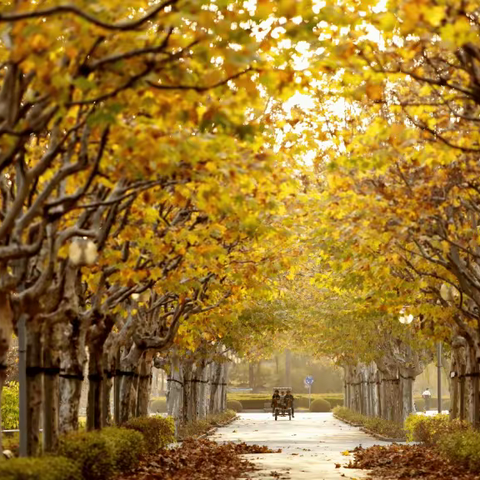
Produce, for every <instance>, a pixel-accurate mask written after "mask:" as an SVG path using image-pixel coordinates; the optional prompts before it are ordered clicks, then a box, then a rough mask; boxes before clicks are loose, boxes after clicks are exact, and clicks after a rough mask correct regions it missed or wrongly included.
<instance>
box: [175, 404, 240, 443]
mask: <svg viewBox="0 0 480 480" xmlns="http://www.w3.org/2000/svg"><path fill="white" fill-rule="evenodd" d="M236 416H237V414H236V413H235V412H234V411H233V410H225V411H224V412H221V413H216V414H213V415H208V416H207V417H206V418H203V419H201V420H196V421H195V422H190V423H187V424H184V425H181V426H180V429H179V432H178V437H179V438H180V439H184V438H187V437H199V436H201V435H204V434H205V433H207V432H208V431H209V430H210V429H211V428H213V427H218V426H220V425H223V424H225V423H226V422H228V421H230V420H232V419H234V418H235V417H236Z"/></svg>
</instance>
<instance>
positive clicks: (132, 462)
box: [100, 427, 146, 473]
mask: <svg viewBox="0 0 480 480" xmlns="http://www.w3.org/2000/svg"><path fill="white" fill-rule="evenodd" d="M100 435H101V436H102V437H103V438H104V439H105V440H106V441H107V444H108V445H109V447H110V449H111V450H112V453H113V459H114V468H115V470H116V471H117V472H119V473H123V472H129V471H130V470H133V469H134V468H135V467H136V466H138V464H139V462H140V456H141V455H142V453H144V451H145V443H146V442H145V441H144V437H143V435H142V434H141V433H140V432H137V431H135V430H130V429H128V428H117V427H108V428H104V429H103V430H101V431H100Z"/></svg>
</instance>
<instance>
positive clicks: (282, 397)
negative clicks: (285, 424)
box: [280, 390, 285, 410]
mask: <svg viewBox="0 0 480 480" xmlns="http://www.w3.org/2000/svg"><path fill="white" fill-rule="evenodd" d="M280 407H281V408H282V410H284V409H285V392H284V391H283V390H282V391H281V392H280Z"/></svg>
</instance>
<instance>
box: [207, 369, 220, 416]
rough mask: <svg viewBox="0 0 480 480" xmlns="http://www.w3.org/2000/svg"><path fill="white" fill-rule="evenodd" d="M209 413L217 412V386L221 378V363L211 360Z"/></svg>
mask: <svg viewBox="0 0 480 480" xmlns="http://www.w3.org/2000/svg"><path fill="white" fill-rule="evenodd" d="M210 379H211V380H210V408H209V410H210V414H214V413H218V412H219V411H220V409H219V406H220V405H219V401H218V400H219V398H218V392H219V390H220V389H219V386H220V382H221V379H222V365H221V364H220V363H217V362H213V363H212V365H211V377H210Z"/></svg>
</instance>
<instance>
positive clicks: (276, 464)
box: [212, 412, 389, 480]
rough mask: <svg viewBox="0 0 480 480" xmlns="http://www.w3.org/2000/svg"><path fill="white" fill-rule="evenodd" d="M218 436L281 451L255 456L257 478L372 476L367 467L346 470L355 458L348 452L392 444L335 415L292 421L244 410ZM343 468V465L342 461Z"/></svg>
mask: <svg viewBox="0 0 480 480" xmlns="http://www.w3.org/2000/svg"><path fill="white" fill-rule="evenodd" d="M212 439H214V440H216V441H219V442H227V441H233V442H237V441H242V442H246V443H247V444H259V445H267V446H268V447H269V448H271V449H272V450H277V449H281V450H282V451H281V453H267V454H264V455H253V456H249V459H252V458H253V459H254V460H253V461H254V463H255V464H256V465H257V466H258V467H259V468H260V470H259V471H258V472H255V473H254V474H252V475H251V478H255V479H262V480H270V479H273V480H275V479H278V478H282V479H292V480H337V479H338V480H340V479H355V478H356V479H360V478H366V477H367V473H366V472H365V471H361V470H353V469H346V468H344V465H346V464H348V462H349V461H350V459H351V458H352V457H351V456H350V455H348V456H347V455H343V454H342V452H344V453H346V450H353V449H354V448H355V447H357V446H360V445H361V446H363V447H370V446H372V445H388V443H389V442H384V441H381V440H377V439H375V438H373V437H371V436H370V435H367V434H366V433H363V432H362V431H361V430H359V429H358V428H355V427H351V426H349V425H347V424H345V423H343V422H341V421H339V420H337V419H335V418H334V417H333V415H332V414H331V413H303V412H298V413H296V414H295V419H294V420H292V421H291V422H290V421H288V419H287V420H285V419H279V420H278V421H277V422H275V421H274V420H273V418H272V417H271V415H269V414H268V413H242V414H240V418H239V419H238V420H236V421H235V422H233V423H231V424H230V425H228V426H226V427H224V428H220V429H219V430H218V431H217V432H216V433H215V435H213V436H212ZM337 464H340V465H341V467H340V468H337V467H336V465H337Z"/></svg>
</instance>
